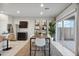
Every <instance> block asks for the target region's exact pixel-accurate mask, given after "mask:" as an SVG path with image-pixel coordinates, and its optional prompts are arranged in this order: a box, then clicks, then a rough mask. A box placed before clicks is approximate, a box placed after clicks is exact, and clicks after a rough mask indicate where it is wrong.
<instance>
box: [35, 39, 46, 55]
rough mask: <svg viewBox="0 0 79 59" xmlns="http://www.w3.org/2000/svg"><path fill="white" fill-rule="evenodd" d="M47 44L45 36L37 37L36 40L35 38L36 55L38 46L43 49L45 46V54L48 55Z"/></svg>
mask: <svg viewBox="0 0 79 59" xmlns="http://www.w3.org/2000/svg"><path fill="white" fill-rule="evenodd" d="M45 46H46V40H45V38H36V40H35V47H36V50H35V54H34V55H36V51H38V50H37V48H39V49H41V51H42V50H43V48H44V50H43V51H44V55H46V51H45Z"/></svg>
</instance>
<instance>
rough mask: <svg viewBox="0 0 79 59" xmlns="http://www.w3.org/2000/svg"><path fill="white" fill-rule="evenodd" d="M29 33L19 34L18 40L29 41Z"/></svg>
mask: <svg viewBox="0 0 79 59" xmlns="http://www.w3.org/2000/svg"><path fill="white" fill-rule="evenodd" d="M27 39H28V33H27V32H18V33H17V40H27Z"/></svg>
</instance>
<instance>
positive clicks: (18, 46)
mask: <svg viewBox="0 0 79 59" xmlns="http://www.w3.org/2000/svg"><path fill="white" fill-rule="evenodd" d="M28 41H29V40H26V41H10V46H11V47H12V49H10V50H8V51H1V55H2V56H14V55H16V53H17V52H18V51H20V49H21V48H23V47H24V45H25V44H26V43H27V42H28Z"/></svg>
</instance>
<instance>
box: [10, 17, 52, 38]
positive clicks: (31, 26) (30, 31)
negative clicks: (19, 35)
mask: <svg viewBox="0 0 79 59" xmlns="http://www.w3.org/2000/svg"><path fill="white" fill-rule="evenodd" d="M40 19H41V18H39V17H34V18H33V17H11V16H10V17H9V20H10V21H9V23H12V24H13V29H14V33H15V34H16V31H21V32H23V31H24V32H28V39H29V38H30V37H32V36H33V35H34V27H35V20H40ZM42 20H47V24H49V22H50V21H51V20H53V18H43V19H42ZM19 21H28V28H27V29H20V30H19V29H16V24H18V25H19Z"/></svg>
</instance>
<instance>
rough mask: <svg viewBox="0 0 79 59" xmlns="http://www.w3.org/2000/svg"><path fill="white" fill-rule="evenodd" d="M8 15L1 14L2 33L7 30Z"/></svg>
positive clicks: (0, 28) (0, 27)
mask: <svg viewBox="0 0 79 59" xmlns="http://www.w3.org/2000/svg"><path fill="white" fill-rule="evenodd" d="M7 24H8V16H7V15H5V14H0V34H2V33H3V32H7Z"/></svg>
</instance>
